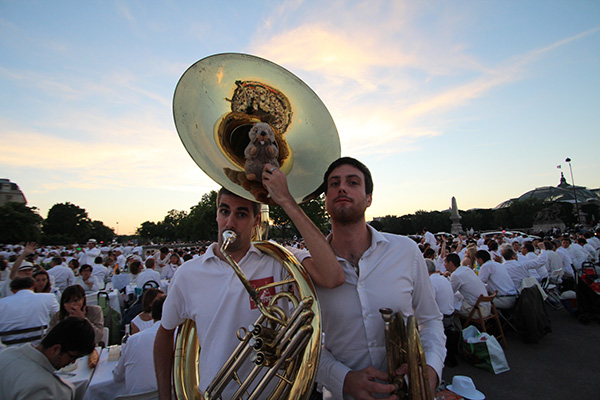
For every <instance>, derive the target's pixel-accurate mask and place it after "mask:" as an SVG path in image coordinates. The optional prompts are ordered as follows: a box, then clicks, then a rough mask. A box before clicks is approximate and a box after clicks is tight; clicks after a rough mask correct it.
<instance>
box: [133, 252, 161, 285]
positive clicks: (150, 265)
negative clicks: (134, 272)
mask: <svg viewBox="0 0 600 400" xmlns="http://www.w3.org/2000/svg"><path fill="white" fill-rule="evenodd" d="M145 265H146V269H144V270H143V271H142V272H140V274H139V275H138V277H137V279H136V282H137V283H136V284H137V287H140V288H143V287H144V284H145V283H146V282H150V281H154V282H156V284H157V285H159V287H160V274H159V273H158V271H155V270H154V267H155V266H156V260H155V259H154V257H149V258H148V259H146V262H145Z"/></svg>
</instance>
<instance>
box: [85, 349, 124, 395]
mask: <svg viewBox="0 0 600 400" xmlns="http://www.w3.org/2000/svg"><path fill="white" fill-rule="evenodd" d="M118 362H119V361H108V348H106V349H104V351H103V352H102V354H101V355H100V361H98V366H97V367H96V371H95V372H94V375H93V376H92V380H91V381H90V384H89V385H88V388H87V391H86V392H85V396H84V397H83V400H102V399H107V400H113V399H114V398H115V396H117V395H119V394H121V393H124V392H125V382H115V381H113V374H112V371H113V369H114V368H115V367H116V366H117V363H118Z"/></svg>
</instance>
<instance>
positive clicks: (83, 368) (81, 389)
mask: <svg viewBox="0 0 600 400" xmlns="http://www.w3.org/2000/svg"><path fill="white" fill-rule="evenodd" d="M96 350H97V351H98V353H100V355H101V356H102V353H103V352H102V348H100V347H97V348H96ZM87 361H88V357H87V356H85V357H81V358H78V359H77V360H76V361H75V363H76V365H77V369H75V370H72V371H68V370H69V369H70V367H69V366H67V367H69V368H67V367H65V368H63V369H67V371H66V372H64V373H63V372H62V370H60V371H57V372H56V374H57V375H58V376H60V377H61V378H62V379H64V380H66V381H69V382H71V383H72V384H73V386H75V400H81V399H83V396H84V394H85V391H86V389H87V387H88V384H89V383H90V380H91V378H92V376H93V375H94V370H93V369H91V368H89V367H88V365H87Z"/></svg>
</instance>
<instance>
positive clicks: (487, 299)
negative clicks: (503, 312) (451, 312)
mask: <svg viewBox="0 0 600 400" xmlns="http://www.w3.org/2000/svg"><path fill="white" fill-rule="evenodd" d="M497 294H498V291H495V292H494V294H492V295H491V296H484V295H480V296H479V298H478V299H477V302H476V303H475V305H474V306H473V309H472V310H471V312H470V313H469V315H468V316H466V317H465V316H464V315H461V314H456V315H458V316H459V318H460V319H464V320H465V321H464V323H463V329H464V328H466V327H467V326H469V325H471V324H472V323H476V324H478V325H479V326H481V330H482V331H483V332H487V326H486V321H488V320H490V319H493V320H495V321H496V325H497V327H498V330H499V331H500V334H499V335H495V336H496V339H498V341H500V340H502V345H503V347H504V348H505V349H506V347H507V345H506V339H505V338H504V331H503V330H502V323H501V322H500V317H499V316H498V310H497V309H496V306H495V305H494V298H495V297H496V295H497ZM482 303H490V309H491V310H490V311H491V312H490V315H488V316H487V317H484V316H483V314H482V313H481V309H480V308H479V305H480V304H482Z"/></svg>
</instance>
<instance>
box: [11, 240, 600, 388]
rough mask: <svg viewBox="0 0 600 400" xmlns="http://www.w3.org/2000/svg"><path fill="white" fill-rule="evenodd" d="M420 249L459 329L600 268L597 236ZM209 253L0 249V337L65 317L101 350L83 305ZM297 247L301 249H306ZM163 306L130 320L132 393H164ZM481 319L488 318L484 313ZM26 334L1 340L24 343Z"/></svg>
mask: <svg viewBox="0 0 600 400" xmlns="http://www.w3.org/2000/svg"><path fill="white" fill-rule="evenodd" d="M415 240H417V241H418V242H419V247H420V249H421V251H422V253H423V257H424V258H425V261H426V265H427V268H428V272H429V275H430V280H431V283H432V287H433V290H434V293H435V297H436V302H437V304H438V307H439V309H440V311H441V313H442V314H443V315H444V325H445V326H448V325H449V324H452V323H453V322H452V320H453V318H454V315H455V314H456V313H457V312H458V313H460V314H463V315H466V314H468V313H469V312H470V310H471V309H472V308H473V306H474V305H475V303H476V301H477V299H478V298H479V296H480V295H487V294H491V293H494V292H497V295H496V298H495V300H494V303H495V305H496V306H497V307H498V308H501V309H510V308H512V307H514V305H515V302H516V299H517V296H518V292H519V289H520V288H521V285H522V282H523V280H524V279H526V278H534V279H535V280H537V281H538V282H540V281H544V280H552V281H553V282H555V283H556V284H560V283H561V282H562V281H563V280H569V279H571V278H573V276H574V274H577V272H578V271H579V270H581V269H582V266H583V265H584V263H586V262H593V263H596V262H598V256H599V253H600V239H598V237H596V236H595V235H594V234H592V233H585V234H571V235H569V234H566V235H556V236H555V237H546V238H539V237H535V236H526V235H521V234H512V233H502V232H496V233H493V234H488V235H484V234H474V235H468V236H464V235H458V236H455V237H454V236H452V235H447V234H443V235H437V236H436V235H434V234H432V233H431V232H428V231H427V230H426V229H425V230H424V231H423V235H422V236H420V237H418V238H417V239H415ZM288 244H289V243H288ZM207 245H208V243H202V244H199V245H197V246H195V247H185V248H184V247H181V248H175V247H173V246H170V247H169V246H162V247H158V246H155V248H154V249H151V250H146V251H144V248H143V247H142V246H134V245H117V244H111V245H109V244H100V245H98V243H97V242H96V241H95V240H94V239H90V240H89V242H88V243H87V244H86V246H79V245H71V246H40V247H38V246H36V244H34V243H27V244H25V245H5V246H0V297H1V298H0V332H4V331H11V330H15V329H23V328H30V327H33V326H44V325H45V326H53V325H56V323H57V322H59V321H60V320H62V319H64V318H66V317H70V316H77V317H80V318H87V319H88V320H89V321H90V323H91V324H92V325H93V326H94V330H95V332H96V338H95V339H96V342H98V341H99V340H100V337H101V335H102V325H103V318H102V311H101V310H99V307H97V306H86V303H85V295H88V294H94V293H97V292H99V291H104V290H120V291H122V292H123V293H125V287H126V286H127V285H133V286H137V287H140V288H141V287H143V286H144V284H145V283H146V282H148V281H155V282H159V283H160V282H164V281H167V282H168V281H169V280H170V279H171V278H172V277H173V275H174V274H175V273H176V271H177V269H178V268H179V266H181V265H182V263H184V262H185V261H187V260H190V259H193V258H196V257H199V256H200V255H201V254H203V253H204V251H205V249H206V246H207ZM292 245H293V246H295V247H302V243H301V242H294V243H292ZM122 278H126V279H122ZM123 282H125V283H123ZM74 286H77V287H78V288H77V289H74V288H73V287H74ZM164 292H166V290H164ZM65 295H66V297H68V298H67V299H65ZM164 298H165V294H164V293H163V290H161V288H158V289H153V290H150V291H147V292H146V293H145V294H144V296H143V301H140V308H139V310H138V311H139V312H137V311H136V315H135V319H133V321H132V328H133V329H132V334H136V335H137V334H138V333H140V332H143V331H147V332H146V333H145V334H143V335H140V336H139V339H138V338H136V339H134V340H132V343H133V344H132V345H130V346H129V350H128V351H127V352H126V353H125V352H124V353H123V357H122V359H121V362H120V364H119V367H118V368H117V369H115V380H125V381H126V386H127V391H128V393H137V392H140V391H145V390H154V389H156V387H157V386H156V378H155V375H154V365H153V362H152V361H151V359H152V348H151V345H150V344H151V343H152V342H153V340H154V335H155V334H156V330H157V328H158V325H159V324H157V323H156V322H157V321H159V320H160V315H161V309H162V302H163V301H164ZM140 299H141V296H140ZM161 299H162V300H161ZM157 300H161V301H160V302H158V303H157V304H160V309H154V310H153V307H152V306H153V304H154V303H156V301H157ZM155 308H157V307H155ZM24 310H27V312H24ZM119 311H120V312H122V313H124V311H126V310H119ZM482 311H483V313H484V314H489V312H490V310H489V308H485V307H484V308H483V309H482ZM27 335H28V334H27V333H25V334H20V335H19V334H16V335H12V336H9V337H3V338H2V340H3V341H5V342H7V343H18V342H19V340H20V339H22V338H23V337H26V336H27ZM134 336H135V335H134ZM138 342H139V343H138ZM136 343H137V344H136Z"/></svg>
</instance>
